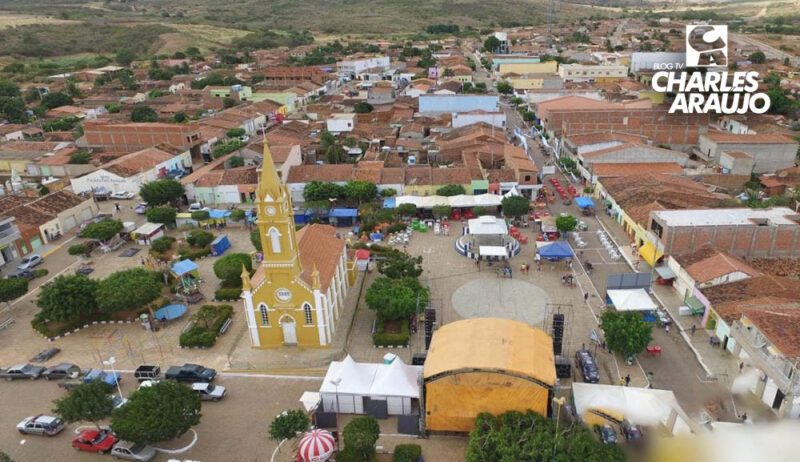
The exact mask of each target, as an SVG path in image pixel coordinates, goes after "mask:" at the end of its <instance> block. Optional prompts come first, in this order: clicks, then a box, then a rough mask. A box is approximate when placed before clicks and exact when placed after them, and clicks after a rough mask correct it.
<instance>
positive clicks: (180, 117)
mask: <svg viewBox="0 0 800 462" xmlns="http://www.w3.org/2000/svg"><path fill="white" fill-rule="evenodd" d="M186 119H187V117H186V113H185V112H183V111H178V112H176V113H175V115H174V116H172V120H174V121H175V122H178V123H179V124H180V123H183V122H186Z"/></svg>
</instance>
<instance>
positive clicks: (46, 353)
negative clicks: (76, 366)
mask: <svg viewBox="0 0 800 462" xmlns="http://www.w3.org/2000/svg"><path fill="white" fill-rule="evenodd" d="M59 353H61V348H48V349H46V350H42V351H40V352H39V354H37V355H36V356H34V357H33V358H32V359H31V362H32V363H43V362H45V361H47V360H49V359H50V358H52V357H53V356H55V355H57V354H59Z"/></svg>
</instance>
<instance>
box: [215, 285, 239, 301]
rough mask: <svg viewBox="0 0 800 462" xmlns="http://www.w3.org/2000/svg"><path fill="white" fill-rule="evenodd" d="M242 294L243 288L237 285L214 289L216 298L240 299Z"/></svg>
mask: <svg viewBox="0 0 800 462" xmlns="http://www.w3.org/2000/svg"><path fill="white" fill-rule="evenodd" d="M241 295H242V289H237V288H236V287H233V288H228V287H221V288H219V289H217V290H216V291H214V299H215V300H238V299H239V297H241Z"/></svg>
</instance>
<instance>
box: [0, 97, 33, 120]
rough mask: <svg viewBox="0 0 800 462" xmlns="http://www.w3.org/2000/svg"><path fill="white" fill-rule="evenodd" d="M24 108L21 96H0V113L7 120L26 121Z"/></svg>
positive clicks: (26, 116)
mask: <svg viewBox="0 0 800 462" xmlns="http://www.w3.org/2000/svg"><path fill="white" fill-rule="evenodd" d="M26 110H27V108H26V107H25V102H24V101H22V98H12V97H8V96H0V114H1V115H2V116H3V117H4V118H5V119H7V120H8V121H9V122H11V123H26V122H27V121H28V115H27V113H26V112H25V111H26Z"/></svg>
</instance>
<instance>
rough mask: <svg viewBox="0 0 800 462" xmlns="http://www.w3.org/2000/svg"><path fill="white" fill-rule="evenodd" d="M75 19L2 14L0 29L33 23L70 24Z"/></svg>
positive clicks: (0, 16) (0, 15)
mask: <svg viewBox="0 0 800 462" xmlns="http://www.w3.org/2000/svg"><path fill="white" fill-rule="evenodd" d="M73 22H75V21H70V20H66V19H57V18H51V17H47V16H34V15H27V14H0V29H5V28H7V27H17V26H28V25H31V24H69V23H73Z"/></svg>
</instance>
